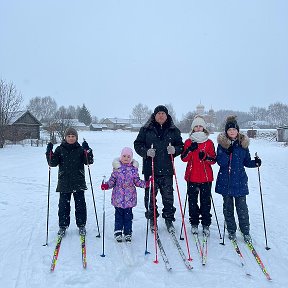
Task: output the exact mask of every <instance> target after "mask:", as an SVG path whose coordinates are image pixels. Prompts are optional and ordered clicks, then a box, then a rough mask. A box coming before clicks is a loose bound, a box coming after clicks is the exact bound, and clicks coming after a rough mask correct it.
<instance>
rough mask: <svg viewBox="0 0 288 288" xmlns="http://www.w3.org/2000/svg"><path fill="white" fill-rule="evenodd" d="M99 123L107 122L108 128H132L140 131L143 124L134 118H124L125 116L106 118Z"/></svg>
mask: <svg viewBox="0 0 288 288" xmlns="http://www.w3.org/2000/svg"><path fill="white" fill-rule="evenodd" d="M99 124H105V125H106V126H107V129H110V130H118V129H121V130H130V131H139V130H140V128H141V127H142V126H143V125H142V124H138V123H136V120H134V119H123V118H105V119H104V120H103V121H101V122H100V123H99Z"/></svg>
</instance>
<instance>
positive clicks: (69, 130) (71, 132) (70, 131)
mask: <svg viewBox="0 0 288 288" xmlns="http://www.w3.org/2000/svg"><path fill="white" fill-rule="evenodd" d="M68 135H74V136H76V139H77V140H78V133H77V131H76V129H74V128H73V127H69V128H67V129H66V130H65V135H64V137H65V138H66V136H68Z"/></svg>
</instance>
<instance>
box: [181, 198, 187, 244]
mask: <svg viewBox="0 0 288 288" xmlns="http://www.w3.org/2000/svg"><path fill="white" fill-rule="evenodd" d="M187 200H188V193H186V198H185V204H184V217H185V211H186V205H187ZM182 232H183V223H182V225H181V232H180V240H184V238H183V237H182Z"/></svg>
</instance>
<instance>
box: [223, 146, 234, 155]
mask: <svg viewBox="0 0 288 288" xmlns="http://www.w3.org/2000/svg"><path fill="white" fill-rule="evenodd" d="M233 149H234V148H233V145H232V144H231V145H230V146H229V147H228V149H227V150H226V151H225V152H226V153H227V154H228V155H230V154H232V153H233Z"/></svg>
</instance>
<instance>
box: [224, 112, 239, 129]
mask: <svg viewBox="0 0 288 288" xmlns="http://www.w3.org/2000/svg"><path fill="white" fill-rule="evenodd" d="M236 118H237V116H235V115H231V116H228V117H227V119H226V124H225V133H227V131H228V129H229V128H235V129H237V130H238V132H239V125H238V123H237V120H236Z"/></svg>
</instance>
